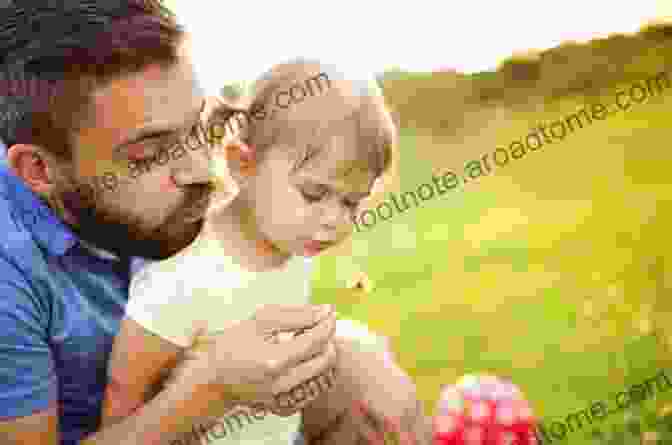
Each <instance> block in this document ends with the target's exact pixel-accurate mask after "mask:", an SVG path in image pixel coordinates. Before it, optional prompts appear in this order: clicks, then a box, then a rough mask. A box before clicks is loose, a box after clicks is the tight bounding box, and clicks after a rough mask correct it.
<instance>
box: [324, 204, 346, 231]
mask: <svg viewBox="0 0 672 445" xmlns="http://www.w3.org/2000/svg"><path fill="white" fill-rule="evenodd" d="M348 214H349V210H348V209H347V208H346V206H345V205H344V204H342V203H341V202H340V200H336V199H332V200H329V201H328V202H327V203H325V206H324V209H323V213H322V226H323V227H325V228H327V229H330V230H338V229H339V228H340V227H343V225H344V224H348V222H349V219H348Z"/></svg>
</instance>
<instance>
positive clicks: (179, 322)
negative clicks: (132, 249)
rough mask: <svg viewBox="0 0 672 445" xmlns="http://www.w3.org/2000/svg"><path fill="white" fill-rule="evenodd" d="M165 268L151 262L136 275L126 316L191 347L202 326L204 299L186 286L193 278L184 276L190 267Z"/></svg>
mask: <svg viewBox="0 0 672 445" xmlns="http://www.w3.org/2000/svg"><path fill="white" fill-rule="evenodd" d="M161 267H162V265H160V263H153V264H149V265H148V266H145V267H144V268H143V269H141V270H140V271H139V272H138V273H136V274H135V275H134V276H133V278H132V279H131V285H130V288H129V291H128V303H127V305H126V316H127V317H129V318H131V319H133V320H135V321H136V322H137V323H138V324H140V325H141V326H142V327H144V328H145V329H147V330H148V331H150V332H152V333H154V334H156V335H158V336H159V337H162V338H164V339H166V340H168V341H170V342H171V343H173V344H175V345H177V346H180V347H182V348H187V347H189V346H191V345H192V344H193V342H194V340H195V338H196V335H197V334H198V331H199V328H200V327H201V326H202V322H201V318H202V317H200V315H201V314H199V312H200V311H201V310H203V309H202V305H201V304H199V301H200V300H201V299H199V298H198V295H196V294H195V293H194V292H191V291H189V290H188V288H187V286H186V285H185V282H187V279H188V278H189V277H188V276H184V274H187V271H186V270H179V269H178V270H175V271H169V270H166V269H165V268H161ZM205 310H207V309H205Z"/></svg>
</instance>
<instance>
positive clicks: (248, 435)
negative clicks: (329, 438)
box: [126, 236, 385, 445]
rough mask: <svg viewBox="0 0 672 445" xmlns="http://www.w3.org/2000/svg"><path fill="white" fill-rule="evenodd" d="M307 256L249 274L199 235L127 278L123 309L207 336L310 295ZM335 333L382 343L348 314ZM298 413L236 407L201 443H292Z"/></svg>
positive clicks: (182, 341) (176, 330)
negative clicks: (279, 413) (258, 312)
mask: <svg viewBox="0 0 672 445" xmlns="http://www.w3.org/2000/svg"><path fill="white" fill-rule="evenodd" d="M311 265H312V261H311V260H310V259H308V258H304V257H292V258H290V259H289V260H288V261H287V263H285V265H283V266H282V267H281V268H279V269H275V270H272V271H268V272H260V273H259V272H251V271H249V270H245V269H243V268H241V267H240V266H238V265H237V264H236V263H235V262H234V261H233V259H232V258H230V257H229V256H227V255H225V254H224V252H223V250H222V249H221V247H220V246H219V245H218V243H217V241H215V240H212V241H209V240H206V239H205V236H200V237H199V238H198V239H197V240H196V241H195V242H194V243H193V244H192V245H191V246H190V247H188V248H187V249H185V250H183V251H182V252H180V253H179V254H178V255H176V256H173V257H171V258H169V259H167V260H163V261H158V262H153V263H149V264H147V265H146V266H145V267H143V268H142V269H141V270H140V271H138V273H137V274H136V275H134V276H133V278H132V281H131V286H130V290H129V301H128V305H127V307H126V315H127V316H128V317H130V318H132V319H133V320H135V321H136V322H138V323H139V324H140V325H142V326H143V327H145V328H146V329H147V330H149V331H151V332H153V333H155V334H157V335H159V336H161V337H163V338H165V339H166V340H169V341H170V342H172V343H174V344H176V345H178V346H181V347H185V348H186V347H189V346H191V345H192V344H193V343H194V340H195V338H196V336H197V334H198V333H199V332H201V333H203V332H204V333H206V334H205V335H208V334H214V333H216V331H219V330H221V329H222V328H224V327H225V326H227V325H229V324H231V323H236V322H239V321H242V320H246V319H249V318H250V317H251V316H252V315H253V314H254V312H255V311H256V310H257V309H258V308H260V307H261V306H263V305H266V304H289V305H295V304H296V305H299V304H306V303H309V300H310V272H311ZM336 335H341V336H346V337H351V338H354V337H356V338H357V339H361V342H360V344H361V345H362V346H364V347H374V348H376V349H378V348H381V347H384V345H385V343H384V339H382V338H381V337H378V336H375V335H373V334H371V333H370V332H369V331H368V330H367V329H366V327H365V326H363V325H361V324H360V323H358V322H355V321H352V320H338V321H337V328H336ZM300 422H301V414H300V413H297V414H295V415H293V416H289V417H280V416H275V415H273V414H272V413H266V412H261V411H258V410H256V411H255V410H254V409H251V408H249V407H237V408H236V409H235V410H233V411H231V412H229V414H228V415H227V416H225V417H222V418H221V419H220V421H219V422H218V424H217V425H216V426H215V427H213V428H212V430H211V431H210V434H208V436H209V437H208V438H206V437H205V436H202V439H201V442H202V443H203V444H210V445H225V444H231V445H233V444H249V445H277V444H287V443H293V440H294V437H295V434H296V432H297V431H298V429H299V425H300Z"/></svg>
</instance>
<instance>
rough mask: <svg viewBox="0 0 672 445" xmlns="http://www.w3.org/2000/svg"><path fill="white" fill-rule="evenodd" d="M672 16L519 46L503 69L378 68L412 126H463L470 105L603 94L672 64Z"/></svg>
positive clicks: (452, 129)
mask: <svg viewBox="0 0 672 445" xmlns="http://www.w3.org/2000/svg"><path fill="white" fill-rule="evenodd" d="M671 50H672V22H669V21H660V22H657V23H649V24H647V25H645V26H643V27H641V28H640V30H639V32H638V33H636V34H630V35H625V34H613V35H610V36H609V37H607V38H599V39H594V40H591V41H589V42H586V43H576V42H566V43H563V44H561V45H559V46H557V47H555V48H551V49H547V50H544V51H536V52H527V53H523V54H515V55H512V56H511V57H509V58H507V59H505V60H503V61H502V62H501V63H500V64H499V67H498V68H497V70H495V71H484V72H479V73H474V74H463V73H458V72H455V71H439V72H434V73H403V72H401V70H399V69H395V70H391V71H389V72H386V73H384V74H382V75H380V76H379V81H380V82H381V84H382V85H383V88H384V90H385V96H386V98H387V100H388V102H389V103H390V104H391V106H393V107H394V108H395V109H396V110H397V111H398V112H399V114H400V116H401V123H402V125H403V126H407V127H416V128H417V127H419V128H426V129H431V130H432V131H433V132H440V133H443V134H445V135H452V134H454V133H459V131H460V129H461V128H462V124H463V123H464V120H465V118H466V116H468V114H469V112H470V111H476V110H479V109H482V108H483V107H489V106H498V105H503V106H506V107H515V106H517V105H524V104H527V103H539V102H542V103H543V102H549V101H553V100H556V99H559V98H562V97H568V96H597V95H600V94H603V93H605V92H608V91H610V90H611V89H612V88H613V86H614V85H615V84H617V83H622V82H625V81H634V80H641V79H643V78H646V77H648V76H651V75H652V74H655V73H658V72H660V71H662V70H669V69H670V68H672V63H671V60H672V58H670V57H669V56H668V54H670V51H671Z"/></svg>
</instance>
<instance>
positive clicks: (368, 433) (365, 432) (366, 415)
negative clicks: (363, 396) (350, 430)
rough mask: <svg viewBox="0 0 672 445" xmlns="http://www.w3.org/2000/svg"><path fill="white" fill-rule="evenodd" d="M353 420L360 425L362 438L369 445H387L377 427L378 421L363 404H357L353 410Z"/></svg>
mask: <svg viewBox="0 0 672 445" xmlns="http://www.w3.org/2000/svg"><path fill="white" fill-rule="evenodd" d="M352 411H353V419H354V421H355V423H356V424H357V425H358V430H359V434H360V436H363V437H364V439H366V444H367V445H386V444H385V438H384V436H383V435H382V434H381V433H380V431H379V428H377V427H376V425H377V421H376V420H375V417H374V416H373V414H372V413H371V412H370V411H369V410H368V408H367V407H366V405H365V404H364V403H363V402H360V401H358V402H355V405H354V407H353V409H352Z"/></svg>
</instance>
